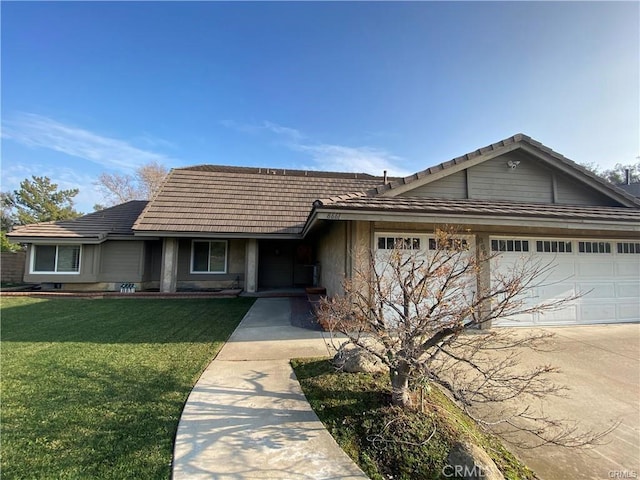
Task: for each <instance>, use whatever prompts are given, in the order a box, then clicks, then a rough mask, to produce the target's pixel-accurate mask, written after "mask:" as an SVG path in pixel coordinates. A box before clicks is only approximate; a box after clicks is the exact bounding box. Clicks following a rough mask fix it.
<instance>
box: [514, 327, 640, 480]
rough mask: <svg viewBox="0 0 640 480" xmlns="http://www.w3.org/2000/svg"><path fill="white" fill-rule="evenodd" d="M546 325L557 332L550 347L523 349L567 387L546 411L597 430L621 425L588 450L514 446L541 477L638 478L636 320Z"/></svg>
mask: <svg viewBox="0 0 640 480" xmlns="http://www.w3.org/2000/svg"><path fill="white" fill-rule="evenodd" d="M545 330H547V331H550V332H553V333H554V334H555V338H554V340H553V351H552V352H551V353H544V354H543V353H527V356H526V359H524V360H525V363H529V362H530V363H531V365H540V364H551V365H554V366H557V367H560V369H561V373H560V375H559V376H558V378H556V380H557V383H559V384H564V385H566V386H568V387H569V388H570V390H569V392H568V395H567V398H553V399H547V400H545V411H546V412H547V413H548V414H550V416H553V417H555V418H565V419H575V420H577V421H579V422H580V425H581V426H582V427H584V428H586V429H593V430H595V431H604V430H606V429H607V428H609V427H610V426H612V425H615V424H616V423H619V425H618V427H617V428H616V429H615V430H614V431H613V432H611V433H610V434H609V435H608V436H607V437H605V438H604V439H603V442H605V443H604V444H603V445H597V446H595V447H593V448H591V449H587V450H584V449H568V448H559V447H541V448H537V449H533V450H521V449H517V448H515V447H514V448H513V450H514V451H515V452H516V453H517V454H518V455H519V456H520V458H521V459H522V460H524V462H525V463H526V464H527V465H529V466H530V467H531V468H532V469H533V470H534V471H535V472H536V473H537V474H538V475H539V477H540V478H542V479H544V480H555V479H565V478H567V479H568V478H571V479H611V478H640V324H618V325H597V326H582V327H558V328H553V329H545Z"/></svg>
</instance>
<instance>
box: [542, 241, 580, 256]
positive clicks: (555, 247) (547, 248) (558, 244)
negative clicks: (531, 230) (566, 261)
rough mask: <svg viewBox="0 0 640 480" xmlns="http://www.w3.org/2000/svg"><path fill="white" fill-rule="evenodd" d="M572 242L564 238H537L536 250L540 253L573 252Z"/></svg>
mask: <svg viewBox="0 0 640 480" xmlns="http://www.w3.org/2000/svg"><path fill="white" fill-rule="evenodd" d="M571 250H572V243H571V242H566V241H563V240H537V241H536V251H537V252H540V253H571Z"/></svg>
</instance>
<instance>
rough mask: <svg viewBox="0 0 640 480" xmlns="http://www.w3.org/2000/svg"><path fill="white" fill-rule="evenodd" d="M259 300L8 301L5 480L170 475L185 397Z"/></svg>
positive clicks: (2, 357) (2, 355)
mask: <svg viewBox="0 0 640 480" xmlns="http://www.w3.org/2000/svg"><path fill="white" fill-rule="evenodd" d="M252 303H253V300H252V299H243V298H239V299H180V300H177V299H140V298H136V299H133V298H132V299H104V300H86V299H55V300H54V299H50V300H46V299H35V298H29V297H18V298H15V297H14V298H2V308H1V313H2V349H1V352H0V361H1V364H2V382H1V385H2V409H1V412H0V421H1V423H0V426H1V431H0V433H1V435H2V444H1V450H0V453H1V463H0V464H1V467H2V478H3V479H15V478H24V479H34V478H55V479H75V478H83V479H84V478H96V479H107V478H112V479H118V480H120V479H123V478H144V479H147V478H149V479H155V478H162V479H167V478H170V474H171V459H172V454H173V441H174V437H175V434H176V430H177V426H178V420H179V419H180V415H181V412H182V408H183V406H184V403H185V401H186V399H187V396H188V394H189V392H190V391H191V389H192V387H193V385H194V384H195V382H196V381H197V379H198V378H199V376H200V374H201V373H202V372H203V371H204V369H205V367H206V366H207V365H208V363H209V362H210V361H211V360H212V359H213V358H214V357H215V355H216V354H217V353H218V351H219V350H220V348H221V347H222V345H224V342H225V341H226V340H227V339H228V337H229V335H230V334H231V333H232V332H233V330H234V329H235V327H236V326H237V324H238V323H239V322H240V320H241V319H242V318H243V316H244V314H245V313H246V311H247V310H248V309H249V307H250V306H251V305H252Z"/></svg>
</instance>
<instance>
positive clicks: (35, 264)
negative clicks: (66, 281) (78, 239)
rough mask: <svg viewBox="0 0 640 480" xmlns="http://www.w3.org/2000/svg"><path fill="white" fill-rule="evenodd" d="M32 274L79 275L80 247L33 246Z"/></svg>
mask: <svg viewBox="0 0 640 480" xmlns="http://www.w3.org/2000/svg"><path fill="white" fill-rule="evenodd" d="M31 255H32V256H31V272H32V273H80V245H34V246H33V250H32V254H31Z"/></svg>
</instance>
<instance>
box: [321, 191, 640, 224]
mask: <svg viewBox="0 0 640 480" xmlns="http://www.w3.org/2000/svg"><path fill="white" fill-rule="evenodd" d="M315 207H316V209H323V208H324V209H346V210H367V211H378V212H411V213H426V214H429V213H432V214H447V215H481V216H509V217H538V218H558V219H584V220H587V219H588V220H615V221H621V222H635V223H637V224H640V209H635V208H626V207H594V206H575V205H562V204H544V203H535V204H527V203H515V202H506V201H495V200H450V199H442V198H425V197H369V196H366V195H364V194H363V195H358V196H353V197H351V198H345V199H339V198H333V199H327V200H322V201H318V202H316V204H315Z"/></svg>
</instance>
